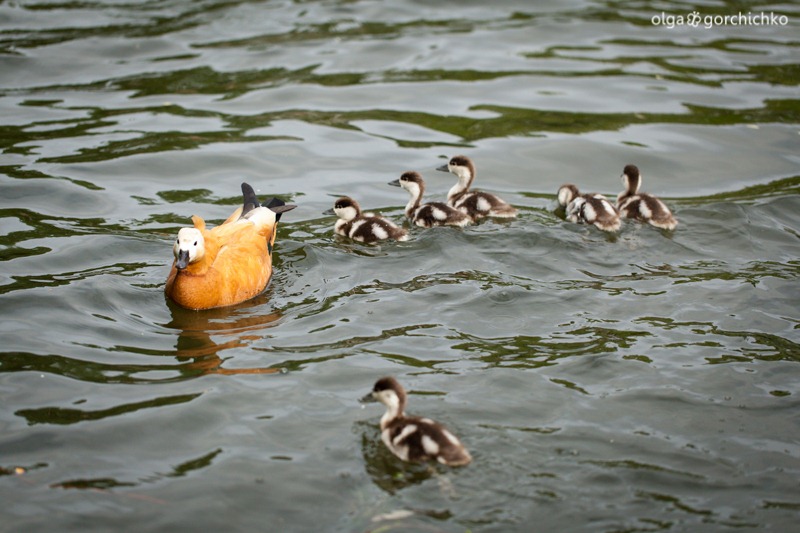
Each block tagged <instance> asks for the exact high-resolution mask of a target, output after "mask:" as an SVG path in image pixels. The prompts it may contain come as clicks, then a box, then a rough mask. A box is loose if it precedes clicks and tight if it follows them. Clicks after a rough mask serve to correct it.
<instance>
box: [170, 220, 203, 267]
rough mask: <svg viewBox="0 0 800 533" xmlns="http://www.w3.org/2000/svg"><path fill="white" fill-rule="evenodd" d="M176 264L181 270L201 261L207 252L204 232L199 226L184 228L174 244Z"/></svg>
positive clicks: (173, 250)
mask: <svg viewBox="0 0 800 533" xmlns="http://www.w3.org/2000/svg"><path fill="white" fill-rule="evenodd" d="M172 253H173V255H174V256H175V266H176V267H177V268H178V269H179V270H180V269H184V268H186V267H187V266H189V265H190V264H191V263H194V262H195V261H199V260H200V259H202V258H203V256H204V255H205V253H206V249H205V241H204V240H203V234H202V233H201V232H200V230H199V229H197V228H182V229H181V230H180V231H179V232H178V239H177V240H176V241H175V244H174V245H173V246H172Z"/></svg>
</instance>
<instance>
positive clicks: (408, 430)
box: [392, 424, 417, 446]
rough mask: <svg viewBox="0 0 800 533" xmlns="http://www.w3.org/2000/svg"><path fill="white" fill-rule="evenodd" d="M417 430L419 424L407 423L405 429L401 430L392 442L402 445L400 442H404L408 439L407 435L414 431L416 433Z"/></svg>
mask: <svg viewBox="0 0 800 533" xmlns="http://www.w3.org/2000/svg"><path fill="white" fill-rule="evenodd" d="M416 430H417V425H416V424H409V425H407V426H406V427H404V428H403V431H401V432H400V433H399V434H398V435H397V436H396V437H395V438H394V439H393V440H392V444H393V445H395V446H399V445H400V444H401V443H402V442H403V441H404V440H405V439H406V437H408V436H409V435H411V434H412V433H414V432H415V431H416Z"/></svg>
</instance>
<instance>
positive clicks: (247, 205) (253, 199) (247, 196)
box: [242, 183, 261, 216]
mask: <svg viewBox="0 0 800 533" xmlns="http://www.w3.org/2000/svg"><path fill="white" fill-rule="evenodd" d="M242 196H243V197H244V207H243V208H242V216H245V215H246V214H247V213H249V212H250V211H252V210H253V209H255V208H256V207H261V204H260V203H258V196H256V191H254V190H253V188H252V187H251V186H250V185H248V184H247V183H242Z"/></svg>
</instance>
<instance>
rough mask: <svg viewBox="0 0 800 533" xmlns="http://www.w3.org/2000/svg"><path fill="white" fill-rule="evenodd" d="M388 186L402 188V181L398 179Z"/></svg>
mask: <svg viewBox="0 0 800 533" xmlns="http://www.w3.org/2000/svg"><path fill="white" fill-rule="evenodd" d="M387 185H391V186H392V187H399V186H400V180H399V179H396V180H394V181H390V182H389V183H387Z"/></svg>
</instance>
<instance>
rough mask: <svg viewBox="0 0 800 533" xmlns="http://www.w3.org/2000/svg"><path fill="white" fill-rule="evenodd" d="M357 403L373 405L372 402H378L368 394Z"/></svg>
mask: <svg viewBox="0 0 800 533" xmlns="http://www.w3.org/2000/svg"><path fill="white" fill-rule="evenodd" d="M358 401H359V402H361V403H373V402H377V401H378V400H376V399H375V396H373V395H372V393H371V392H370V393H369V394H367V395H366V396H364V397H363V398H361V399H360V400H358Z"/></svg>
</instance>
